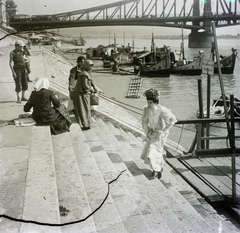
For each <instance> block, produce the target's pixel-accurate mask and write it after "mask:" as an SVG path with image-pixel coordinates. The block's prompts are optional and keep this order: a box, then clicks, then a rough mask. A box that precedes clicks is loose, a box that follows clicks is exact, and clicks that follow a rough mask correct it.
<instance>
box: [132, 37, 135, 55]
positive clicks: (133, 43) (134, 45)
mask: <svg viewBox="0 0 240 233" xmlns="http://www.w3.org/2000/svg"><path fill="white" fill-rule="evenodd" d="M134 46H135V44H134V35H133V41H132V52H134Z"/></svg>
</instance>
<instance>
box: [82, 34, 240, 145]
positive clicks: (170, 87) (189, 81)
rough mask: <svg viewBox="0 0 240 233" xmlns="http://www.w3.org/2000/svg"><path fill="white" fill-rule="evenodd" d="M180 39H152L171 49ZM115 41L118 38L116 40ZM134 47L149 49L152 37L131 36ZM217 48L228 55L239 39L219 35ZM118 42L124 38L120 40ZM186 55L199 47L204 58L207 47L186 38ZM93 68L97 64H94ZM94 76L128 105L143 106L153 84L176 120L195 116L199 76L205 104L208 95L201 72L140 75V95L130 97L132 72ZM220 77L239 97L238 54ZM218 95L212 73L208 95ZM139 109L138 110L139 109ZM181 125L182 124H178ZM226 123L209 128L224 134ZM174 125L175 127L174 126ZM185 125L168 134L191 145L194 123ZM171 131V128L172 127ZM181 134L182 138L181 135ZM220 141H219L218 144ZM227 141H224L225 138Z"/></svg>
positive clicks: (106, 41) (102, 42)
mask: <svg viewBox="0 0 240 233" xmlns="http://www.w3.org/2000/svg"><path fill="white" fill-rule="evenodd" d="M125 41H126V44H127V43H130V45H131V44H132V42H131V41H130V40H129V41H127V39H126V40H125ZM180 42H181V41H179V40H172V39H169V40H164V39H155V44H156V47H161V46H163V45H167V46H170V47H171V50H172V51H175V50H179V48H180ZM117 43H118V41H117ZM134 43H135V48H136V50H139V51H141V50H143V48H144V47H146V48H147V49H150V45H151V39H137V38H135V39H134ZM217 43H218V50H219V54H220V55H229V54H231V48H232V47H234V48H236V49H237V50H238V51H240V40H236V39H228V40H226V39H218V41H217ZM107 44H109V39H108V38H105V39H104V38H98V39H95V38H94V39H93V38H87V44H86V46H84V48H83V50H84V49H85V48H88V47H97V46H98V45H107ZM118 44H119V45H121V44H123V42H119V43H118ZM185 44H186V46H185V57H186V58H187V59H189V60H190V59H192V58H193V56H194V55H196V54H198V52H199V50H203V51H204V54H205V55H204V58H206V59H209V58H210V57H209V54H210V48H201V49H197V48H194V49H192V48H188V47H187V41H186V42H185ZM94 62H95V64H96V65H97V64H99V63H100V64H102V63H101V61H94ZM95 68H96V67H95ZM92 76H93V80H94V81H95V83H96V84H97V85H98V86H99V87H100V88H101V89H102V90H103V92H104V93H106V94H107V95H109V96H111V97H113V98H114V99H116V100H118V101H120V102H124V103H127V104H129V105H131V106H135V107H137V108H140V109H142V107H143V106H144V105H145V104H146V99H145V97H144V96H143V92H144V91H145V90H146V89H148V88H156V89H158V90H159V91H160V93H161V98H160V104H162V105H163V106H166V107H168V108H170V109H171V110H172V112H173V113H174V114H175V115H176V116H177V119H178V120H185V119H195V118H196V112H197V110H198V79H202V87H203V88H202V90H203V100H204V105H205V104H206V96H207V78H206V77H204V76H180V75H171V76H170V77H169V78H157V77H156V78H152V77H151V78H149V77H142V78H143V79H142V86H141V89H140V98H137V99H130V98H126V97H125V96H126V95H127V92H128V87H129V83H130V79H131V78H133V77H137V76H135V75H117V74H108V73H106V74H105V73H100V72H99V73H98V72H94V73H93V74H92ZM222 80H223V84H224V91H225V94H226V95H227V96H229V95H230V94H233V95H234V97H236V98H238V99H240V91H239V90H240V61H239V58H237V59H236V65H235V70H234V74H228V75H225V74H223V75H222ZM220 96H221V88H220V81H219V76H218V75H214V76H213V77H212V78H211V99H216V98H218V97H220ZM138 112H140V111H138ZM132 114H133V115H134V116H135V117H136V118H137V119H140V115H139V114H136V113H132ZM179 127H182V126H180V125H179V126H178V128H179ZM224 127H225V125H223V126H218V127H216V128H213V129H211V132H212V134H214V135H217V133H218V132H219V131H220V129H221V130H222V131H223V132H221V133H223V134H224V135H225V134H226V130H225V129H224ZM175 128H177V127H175ZM184 128H187V129H188V132H187V133H186V130H185V132H176V133H172V134H171V135H170V138H171V139H173V140H174V141H177V142H178V141H179V140H181V142H180V143H181V144H183V146H184V147H189V146H190V145H191V140H192V138H193V136H194V131H195V127H194V126H190V125H188V126H186V125H185V126H184ZM172 131H173V130H172ZM180 137H181V138H180ZM221 143H222V142H220V144H221ZM224 143H226V142H224Z"/></svg>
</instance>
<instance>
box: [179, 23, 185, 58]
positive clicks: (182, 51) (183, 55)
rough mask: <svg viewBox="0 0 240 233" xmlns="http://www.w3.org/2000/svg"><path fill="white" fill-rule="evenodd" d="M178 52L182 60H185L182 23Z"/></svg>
mask: <svg viewBox="0 0 240 233" xmlns="http://www.w3.org/2000/svg"><path fill="white" fill-rule="evenodd" d="M180 51H181V54H182V59H183V60H185V52H184V39H183V22H182V42H181V45H180Z"/></svg>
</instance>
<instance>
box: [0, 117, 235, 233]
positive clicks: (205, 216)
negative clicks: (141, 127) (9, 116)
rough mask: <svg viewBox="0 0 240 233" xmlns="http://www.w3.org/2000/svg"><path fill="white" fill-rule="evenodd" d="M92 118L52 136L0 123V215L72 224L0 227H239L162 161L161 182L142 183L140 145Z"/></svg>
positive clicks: (6, 225)
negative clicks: (84, 126) (88, 126)
mask: <svg viewBox="0 0 240 233" xmlns="http://www.w3.org/2000/svg"><path fill="white" fill-rule="evenodd" d="M93 120H94V123H93V127H92V128H91V129H90V130H88V131H81V129H80V127H79V125H78V124H76V123H73V124H72V125H71V131H70V132H69V133H64V134H61V135H53V136H51V135H50V129H49V127H35V126H33V127H15V126H5V127H1V128H0V130H1V132H0V133H1V134H0V135H2V138H1V164H2V166H1V178H2V179H1V185H2V187H3V189H2V195H3V196H2V198H1V200H2V201H1V204H0V210H1V214H5V215H9V216H11V217H15V218H19V219H22V218H23V219H24V220H32V221H37V222H40V223H49V224H62V223H69V222H76V223H75V224H69V225H66V226H61V227H58V226H42V225H38V224H32V223H21V222H15V221H10V220H8V219H5V218H2V219H1V222H0V232H4V233H5V232H11V233H15V232H24V233H25V232H46V233H48V232H51V233H52V232H54V233H55V232H66V233H68V232H84V233H85V232H104V233H105V232H114V233H115V232H131V233H133V232H136V233H137V232H144V233H145V232H163V233H168V232H169V233H171V232H177V233H178V232H203V233H205V232H239V229H237V227H235V226H234V225H233V224H232V223H231V222H230V221H229V220H228V219H226V218H225V217H224V216H221V215H219V214H218V213H217V212H216V211H215V210H214V209H213V208H212V207H211V206H210V205H209V204H207V203H206V201H205V200H204V199H203V198H202V197H201V196H200V195H199V194H198V193H197V192H196V191H195V190H194V189H192V188H191V187H190V186H189V185H188V184H187V183H186V182H185V181H184V180H183V179H181V177H180V176H179V175H178V174H176V173H175V171H174V170H173V169H172V168H171V167H170V166H168V164H165V167H164V173H163V177H162V179H161V180H157V179H156V180H148V177H149V175H150V170H149V168H148V166H146V165H145V164H144V163H143V161H142V160H141V159H140V158H139V157H140V152H141V150H142V148H143V143H142V142H141V141H140V140H139V139H138V138H137V137H134V136H133V135H132V134H131V132H130V131H126V130H124V129H122V128H121V127H119V126H117V127H115V126H114V125H113V124H112V123H111V122H110V121H103V120H102V119H101V118H100V117H95V118H94V119H93ZM23 135H25V136H24V137H23ZM122 171H124V172H123V173H122V175H121V176H120V177H119V178H118V179H117V180H116V181H115V182H113V183H111V185H110V193H109V196H108V197H107V199H106V201H105V202H104V203H103V205H102V206H101V207H100V209H98V210H97V208H98V207H99V206H100V205H101V203H102V202H103V200H104V198H105V197H106V195H107V192H108V183H109V182H110V181H112V180H113V179H115V178H116V177H117V176H118V175H119V174H120V173H121V172H122ZM95 210H97V211H96V212H95V213H94V214H93V215H91V216H89V215H90V214H91V213H92V212H94V211H95ZM88 216H89V217H88ZM85 218H86V220H85V221H79V220H81V219H85ZM220 226H221V227H222V231H219V227H220Z"/></svg>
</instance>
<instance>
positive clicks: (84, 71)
mask: <svg viewBox="0 0 240 233" xmlns="http://www.w3.org/2000/svg"><path fill="white" fill-rule="evenodd" d="M15 46H16V48H15V50H14V51H12V52H11V54H10V64H11V62H13V63H14V65H13V66H11V65H10V67H11V69H12V73H13V78H14V80H15V85H16V89H15V90H16V92H17V101H18V102H19V101H20V96H19V93H20V91H21V90H22V99H21V100H25V101H27V103H26V104H25V105H24V112H29V111H30V110H31V108H33V113H32V118H33V119H34V120H35V121H36V124H37V125H49V126H50V128H51V133H52V134H59V133H62V132H66V131H69V128H70V125H71V121H70V119H69V111H68V110H72V111H73V113H74V115H75V118H76V120H77V122H78V124H79V125H80V127H81V129H82V130H88V129H90V128H91V105H90V95H91V94H92V93H97V88H96V86H95V84H94V82H93V80H92V78H91V72H92V67H93V62H92V61H91V60H86V59H85V57H84V56H79V57H78V58H77V65H76V66H75V67H73V68H72V69H71V70H70V75H69V86H68V89H69V106H70V105H72V107H69V106H68V109H67V108H66V107H65V106H64V105H62V104H61V103H60V100H59V99H58V97H57V96H56V95H55V94H54V92H53V91H51V90H49V80H48V79H47V78H41V79H38V81H37V82H36V83H35V84H34V90H33V91H32V93H31V95H30V98H29V100H27V99H26V97H25V91H26V90H27V87H28V85H27V78H26V77H27V76H26V75H25V74H26V71H25V69H26V68H25V63H24V60H23V59H22V57H23V55H24V50H23V49H22V47H23V46H24V44H23V42H21V41H16V44H15ZM144 96H145V97H146V100H147V105H146V106H145V107H144V108H143V114H142V127H143V130H144V132H145V135H146V138H145V140H144V141H145V145H144V148H143V151H142V154H141V158H142V159H143V160H144V161H145V163H147V164H149V165H150V167H151V169H152V175H151V177H150V179H155V178H158V179H160V178H161V176H162V172H163V165H164V157H163V154H164V145H165V142H166V139H167V137H168V134H169V129H170V128H171V127H172V126H173V125H174V124H175V123H176V121H177V120H176V117H175V115H174V114H173V113H172V112H171V110H170V109H168V108H166V107H164V106H162V105H160V104H159V101H160V92H159V91H158V90H156V89H153V88H150V89H148V90H146V91H145V92H144Z"/></svg>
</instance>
